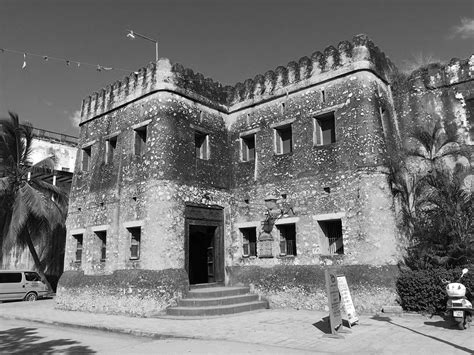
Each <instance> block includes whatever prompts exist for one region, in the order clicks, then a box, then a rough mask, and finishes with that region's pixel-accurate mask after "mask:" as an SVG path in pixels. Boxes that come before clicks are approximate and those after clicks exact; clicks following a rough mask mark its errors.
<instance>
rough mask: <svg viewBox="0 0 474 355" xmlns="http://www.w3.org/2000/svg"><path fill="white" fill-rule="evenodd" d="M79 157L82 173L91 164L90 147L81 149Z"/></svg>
mask: <svg viewBox="0 0 474 355" xmlns="http://www.w3.org/2000/svg"><path fill="white" fill-rule="evenodd" d="M81 155H82V156H81V162H82V171H88V170H89V168H90V163H91V156H92V145H89V146H87V147H84V148H82V154H81Z"/></svg>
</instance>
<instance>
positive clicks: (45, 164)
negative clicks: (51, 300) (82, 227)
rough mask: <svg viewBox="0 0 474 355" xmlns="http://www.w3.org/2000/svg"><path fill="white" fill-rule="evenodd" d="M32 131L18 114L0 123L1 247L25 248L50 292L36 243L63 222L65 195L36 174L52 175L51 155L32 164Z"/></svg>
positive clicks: (65, 205)
mask: <svg viewBox="0 0 474 355" xmlns="http://www.w3.org/2000/svg"><path fill="white" fill-rule="evenodd" d="M32 140H33V128H32V126H31V125H30V124H28V123H27V124H20V123H19V118H18V115H16V114H14V113H11V112H10V117H9V118H6V119H1V120H0V161H2V164H3V167H4V169H5V171H4V173H3V176H2V177H0V200H1V202H2V208H1V209H2V215H3V231H2V239H3V240H2V242H3V243H2V248H3V250H4V251H5V250H6V251H8V250H11V248H13V246H15V245H19V246H20V247H22V248H25V247H28V249H29V251H30V253H31V256H32V258H33V261H34V263H35V267H36V269H37V270H38V273H39V274H40V275H41V277H42V278H43V280H44V281H45V282H46V284H47V285H48V287H49V289H50V290H51V285H50V284H49V282H48V280H47V279H46V277H45V275H44V271H45V265H43V263H42V262H41V261H40V258H39V256H38V253H37V251H36V249H35V243H37V242H38V241H40V240H42V239H43V238H47V237H48V236H49V235H51V233H52V231H53V230H54V229H55V228H56V227H57V226H58V225H63V224H64V221H65V214H66V207H67V196H66V194H65V193H64V192H63V191H62V190H60V189H59V188H58V187H56V186H54V185H52V184H49V183H47V182H45V181H43V180H41V179H39V178H37V177H36V176H37V175H36V174H38V173H41V172H51V171H52V169H53V167H54V162H55V158H54V156H50V157H47V158H45V159H43V160H42V161H39V162H37V163H35V164H32V163H31V161H30V156H31V153H32V147H31V144H32Z"/></svg>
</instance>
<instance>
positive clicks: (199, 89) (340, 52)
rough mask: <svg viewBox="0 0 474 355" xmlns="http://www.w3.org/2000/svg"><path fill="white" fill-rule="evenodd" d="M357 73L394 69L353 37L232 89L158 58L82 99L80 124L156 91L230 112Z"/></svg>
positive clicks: (386, 76) (386, 73)
mask: <svg viewBox="0 0 474 355" xmlns="http://www.w3.org/2000/svg"><path fill="white" fill-rule="evenodd" d="M356 70H370V71H372V72H374V73H375V74H376V75H378V76H379V77H380V78H381V79H382V80H384V81H390V77H391V75H392V73H393V72H394V71H395V70H396V68H395V66H394V65H393V64H392V62H391V61H390V60H389V59H388V58H387V57H386V56H385V54H384V53H383V52H382V51H380V50H379V48H378V47H376V46H375V45H374V44H373V42H372V41H371V40H370V39H369V38H368V37H367V36H366V35H358V36H355V37H354V38H353V40H352V42H349V41H343V42H340V43H339V44H338V45H337V47H334V46H329V47H327V48H326V49H325V50H324V51H323V52H314V53H313V54H312V55H311V56H310V57H306V56H305V57H302V58H300V59H299V60H298V61H291V62H289V63H288V64H287V65H286V66H279V67H277V68H276V69H275V70H269V71H267V72H266V73H265V74H263V75H261V74H259V75H257V76H255V77H254V78H253V79H247V80H245V81H244V82H243V83H237V84H235V85H234V86H223V85H222V84H220V83H218V82H216V81H213V80H212V79H210V78H205V77H204V76H203V75H202V74H200V73H195V72H194V71H193V70H192V69H189V68H184V67H183V66H182V65H180V64H172V63H171V62H170V61H169V60H168V59H160V60H159V61H158V62H157V63H150V64H149V65H148V66H146V67H145V68H142V69H140V70H138V71H137V72H134V73H131V74H130V75H129V76H126V77H125V78H123V79H122V80H120V81H116V82H115V83H114V84H112V85H107V86H106V87H105V88H103V89H102V90H100V91H99V92H95V93H94V94H92V95H91V96H89V97H87V98H85V99H84V100H83V102H82V108H81V117H82V119H81V123H83V122H85V121H88V120H90V119H92V118H94V117H97V116H101V115H104V114H106V113H107V112H110V111H111V110H114V109H117V108H119V107H121V106H123V105H126V104H127V103H130V102H132V101H134V100H137V99H138V98H140V97H143V96H146V95H149V94H152V93H154V92H157V91H160V90H167V91H171V92H175V93H178V94H180V95H184V96H186V97H189V98H191V99H193V100H195V101H197V102H200V103H202V104H205V105H208V106H210V107H212V108H215V109H217V110H220V111H222V112H229V111H232V109H233V108H234V107H233V106H234V105H237V106H241V105H245V103H246V102H247V103H255V102H258V101H261V100H267V99H269V98H271V97H275V96H278V95H283V94H285V93H288V92H291V91H292V90H297V89H299V88H301V87H303V86H309V85H313V84H317V83H318V82H322V81H324V80H328V79H330V78H331V77H332V76H337V75H343V74H344V73H348V72H351V71H356ZM237 106H236V107H237Z"/></svg>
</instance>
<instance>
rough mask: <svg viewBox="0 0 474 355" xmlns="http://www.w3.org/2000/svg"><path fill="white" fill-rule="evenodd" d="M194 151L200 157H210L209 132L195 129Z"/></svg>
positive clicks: (203, 158) (204, 158) (206, 158)
mask: <svg viewBox="0 0 474 355" xmlns="http://www.w3.org/2000/svg"><path fill="white" fill-rule="evenodd" d="M194 149H195V150H194V152H195V156H196V158H198V159H202V160H208V159H209V134H207V133H204V132H200V131H194Z"/></svg>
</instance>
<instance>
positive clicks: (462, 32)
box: [453, 17, 474, 39]
mask: <svg viewBox="0 0 474 355" xmlns="http://www.w3.org/2000/svg"><path fill="white" fill-rule="evenodd" d="M453 37H461V38H462V39H470V38H474V18H467V17H464V18H462V19H461V24H460V25H458V26H454V28H453Z"/></svg>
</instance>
